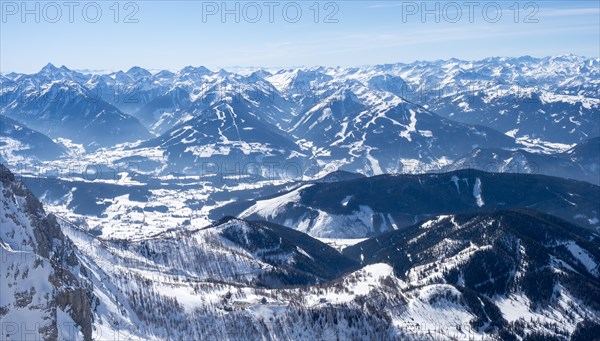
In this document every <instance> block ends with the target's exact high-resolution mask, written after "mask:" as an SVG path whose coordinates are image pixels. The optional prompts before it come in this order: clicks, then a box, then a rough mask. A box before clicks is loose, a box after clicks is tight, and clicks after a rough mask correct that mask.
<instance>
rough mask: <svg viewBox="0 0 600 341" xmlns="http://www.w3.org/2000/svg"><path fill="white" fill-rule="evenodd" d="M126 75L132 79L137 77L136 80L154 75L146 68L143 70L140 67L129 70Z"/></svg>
mask: <svg viewBox="0 0 600 341" xmlns="http://www.w3.org/2000/svg"><path fill="white" fill-rule="evenodd" d="M126 74H128V75H130V76H132V77H136V78H142V77H150V76H152V73H150V71H148V70H146V69H144V68H141V67H139V66H134V67H132V68H131V69H129V70H127V72H126Z"/></svg>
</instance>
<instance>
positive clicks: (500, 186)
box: [240, 170, 600, 238]
mask: <svg viewBox="0 0 600 341" xmlns="http://www.w3.org/2000/svg"><path fill="white" fill-rule="evenodd" d="M598 189H599V188H598V186H596V185H592V184H589V183H587V182H580V181H574V180H566V179H561V178H556V177H548V176H543V175H532V174H498V173H486V172H482V171H476V170H461V171H454V172H449V173H441V174H423V175H382V176H376V177H370V178H359V179H354V180H348V181H341V182H334V183H317V184H308V185H304V186H302V187H300V188H298V189H295V190H292V191H290V192H287V193H285V194H282V195H280V196H277V197H272V198H269V199H264V200H260V199H258V200H256V201H254V202H253V204H252V205H251V206H249V208H246V209H245V210H244V211H243V212H241V214H240V215H241V216H242V217H246V218H249V219H266V220H269V221H272V222H276V223H279V224H283V225H286V226H289V227H293V228H295V229H299V230H301V231H304V232H307V233H309V234H311V235H313V236H320V237H346V238H348V237H354V238H360V237H365V236H370V235H377V234H379V233H381V232H384V231H387V230H392V229H398V228H403V227H405V226H408V225H411V224H413V223H415V222H416V221H418V220H421V219H424V218H426V217H429V216H432V215H437V214H454V213H459V212H483V211H490V210H498V209H507V208H530V209H535V210H538V211H541V212H546V213H550V214H553V215H556V216H559V217H562V218H563V219H566V220H567V221H570V222H572V223H575V224H579V225H581V226H584V227H587V228H590V229H596V228H598V226H599V225H598V224H599V221H598V217H599V214H600V212H599V211H598V210H599V209H598V207H597V203H598V201H599V200H600V197H599V195H600V193H599V190H598Z"/></svg>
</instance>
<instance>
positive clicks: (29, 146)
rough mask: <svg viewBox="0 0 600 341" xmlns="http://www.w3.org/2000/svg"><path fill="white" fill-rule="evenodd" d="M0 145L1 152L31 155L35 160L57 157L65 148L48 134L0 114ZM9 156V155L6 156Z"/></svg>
mask: <svg viewBox="0 0 600 341" xmlns="http://www.w3.org/2000/svg"><path fill="white" fill-rule="evenodd" d="M0 146H1V147H2V153H5V154H9V153H10V154H16V155H22V156H26V157H32V158H34V159H37V160H53V159H57V158H59V157H60V156H61V155H63V154H64V153H65V152H66V149H65V148H64V147H63V146H61V145H59V144H57V143H54V141H52V139H50V138H49V137H48V136H46V135H44V134H42V133H39V132H37V131H35V130H32V129H29V128H27V127H26V126H24V125H22V124H21V123H19V122H17V121H15V120H12V119H10V118H8V117H6V116H4V115H0ZM7 157H9V156H7Z"/></svg>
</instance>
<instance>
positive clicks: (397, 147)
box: [0, 55, 600, 179]
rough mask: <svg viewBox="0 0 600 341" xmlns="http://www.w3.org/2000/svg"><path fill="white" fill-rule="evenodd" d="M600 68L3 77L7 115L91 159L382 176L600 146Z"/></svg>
mask: <svg viewBox="0 0 600 341" xmlns="http://www.w3.org/2000/svg"><path fill="white" fill-rule="evenodd" d="M599 69H600V61H599V60H598V59H586V58H582V57H577V56H572V55H567V56H559V57H547V58H531V57H520V58H488V59H484V60H480V61H463V60H457V59H451V60H445V61H434V62H415V63H411V64H401V63H398V64H388V65H377V66H366V67H361V68H333V67H315V68H297V69H284V70H280V71H276V72H269V71H266V70H257V71H255V72H253V73H251V74H246V75H240V74H235V73H231V72H227V71H225V70H219V71H216V72H214V71H211V70H208V69H206V68H204V67H191V66H190V67H186V68H183V69H182V70H179V71H178V72H171V71H160V72H156V73H151V72H149V71H147V70H144V69H142V68H140V67H133V68H131V69H130V70H128V71H127V72H122V71H119V72H113V73H110V74H101V75H100V74H93V75H92V74H83V73H79V72H76V71H72V70H69V69H68V68H66V67H64V66H63V67H60V68H58V67H55V66H53V65H52V64H48V65H47V66H45V67H44V68H43V69H42V70H41V71H40V72H38V73H36V74H30V75H25V74H16V73H11V74H4V75H2V76H0V85H1V86H2V88H3V92H2V99H3V100H2V102H1V104H0V114H2V115H6V116H7V117H10V118H12V119H14V120H16V121H17V122H20V123H21V124H22V125H25V126H27V127H30V128H31V129H34V130H37V131H39V132H40V133H43V134H46V135H48V136H49V137H51V138H53V139H56V138H64V139H68V140H71V141H72V142H74V143H78V144H82V145H83V146H84V147H86V148H88V149H90V150H94V149H97V148H100V147H109V148H110V147H111V146H114V145H115V144H119V143H125V142H135V141H146V142H144V143H142V144H140V146H142V147H143V148H145V147H149V146H150V147H152V148H158V150H160V151H162V152H163V153H164V154H165V158H166V159H168V160H169V162H170V163H171V164H172V166H173V167H174V168H173V170H177V171H185V172H190V173H194V172H199V170H198V169H199V168H201V166H199V164H203V163H205V162H207V160H206V156H207V155H213V156H215V158H217V159H219V162H221V161H222V162H229V163H235V162H242V163H249V162H258V163H261V162H262V160H263V158H264V157H266V160H267V162H279V163H284V162H288V163H294V164H297V165H299V167H301V168H303V169H304V170H306V169H308V168H311V167H313V168H314V166H316V167H317V168H318V169H319V170H320V171H321V174H326V173H328V172H331V171H334V170H337V169H343V170H347V171H352V172H361V173H364V174H367V175H374V174H381V173H395V172H407V171H411V170H412V169H415V168H419V169H421V170H427V169H440V168H441V167H443V166H446V165H448V164H450V163H451V162H453V161H455V160H458V159H461V158H463V157H464V156H465V155H467V154H469V153H471V152H472V150H474V149H478V148H480V149H486V150H487V149H490V148H496V149H498V148H499V149H503V150H506V151H507V153H508V151H514V150H516V149H524V150H526V151H531V150H532V146H537V145H540V146H541V145H544V146H548V145H550V146H554V147H553V148H554V150H551V152H552V151H564V150H566V149H568V148H569V147H570V146H572V145H573V144H575V143H579V142H583V141H585V140H587V139H590V138H595V137H598V135H599V131H600V123H599V122H600V118H599V117H598V115H597V113H598V109H599V108H598V103H599V101H600V99H598V96H597V93H598V90H600V85H599V83H598V80H597V79H598V78H600V77H599V76H600V71H599ZM148 131H150V132H151V133H152V134H154V137H152V135H151V134H150V133H149V132H148ZM133 148H136V147H135V146H133ZM249 149H252V152H249ZM584 168H586V169H589V167H588V166H587V165H584ZM307 172H308V171H307ZM561 172H563V173H569V170H568V169H566V170H562V171H561ZM583 173H584V174H582V175H581V176H577V178H585V179H587V178H588V177H587V175H586V174H587V173H589V170H585V171H583Z"/></svg>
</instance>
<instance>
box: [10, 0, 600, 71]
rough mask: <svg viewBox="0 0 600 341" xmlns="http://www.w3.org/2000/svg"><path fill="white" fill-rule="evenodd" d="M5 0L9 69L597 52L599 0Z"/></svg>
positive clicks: (276, 63)
mask: <svg viewBox="0 0 600 341" xmlns="http://www.w3.org/2000/svg"><path fill="white" fill-rule="evenodd" d="M0 3H1V6H0V11H1V13H0V72H10V71H16V72H35V71H37V70H39V69H40V68H41V67H42V66H43V65H45V64H47V63H48V62H52V63H53V64H56V65H66V66H67V67H69V68H72V69H98V70H118V69H128V68H129V67H131V66H134V65H138V66H142V67H145V68H149V69H179V68H181V67H184V66H186V65H195V66H198V65H204V66H206V67H209V68H211V69H218V68H220V67H231V66H263V67H286V66H313V65H328V66H336V65H340V66H359V65H364V64H383V63H393V62H411V61H414V60H432V59H446V58H451V57H456V58H461V59H480V58H485V57H489V56H520V55H532V56H546V55H558V54H566V53H573V54H578V55H584V56H589V57H598V56H599V55H600V11H599V6H600V5H599V1H598V0H592V1H563V2H559V1H534V2H531V1H529V2H526V1H522V2H519V12H516V7H514V3H515V1H496V2H493V3H491V2H489V1H481V2H475V3H477V5H476V6H474V7H469V6H470V5H469V4H470V2H468V1H466V2H463V1H455V2H448V1H439V2H432V1H430V2H427V3H425V6H426V8H424V7H423V2H421V1H415V2H411V1H404V2H402V1H368V2H367V1H337V2H327V1H324V2H319V3H318V5H319V6H318V8H319V13H318V15H316V7H311V6H314V3H315V2H314V1H296V2H290V1H274V2H271V3H273V4H274V5H273V6H274V7H270V6H271V5H266V4H271V3H269V2H265V1H257V2H254V3H253V4H251V5H248V4H247V2H227V3H226V4H225V6H227V7H228V8H229V9H235V8H236V7H235V6H236V4H237V6H239V7H238V8H239V10H238V11H237V13H239V14H240V16H239V22H236V20H235V19H236V18H235V15H234V14H228V15H227V16H226V17H225V21H224V22H223V21H222V17H221V14H222V12H223V10H224V8H222V5H221V4H222V2H221V1H218V2H206V1H204V2H202V1H169V2H167V1H135V2H132V4H133V5H129V7H125V6H126V4H127V2H120V3H119V15H118V17H117V18H116V19H117V21H118V22H117V23H115V12H116V10H115V7H112V8H111V6H113V4H114V1H96V2H95V3H86V2H79V3H78V6H76V7H74V8H73V15H72V16H71V18H69V17H70V15H69V8H68V7H65V6H63V5H62V4H63V2H60V1H59V2H57V3H55V4H58V6H59V7H60V11H61V14H62V15H61V16H57V13H58V12H57V9H56V8H54V7H53V6H49V5H46V3H44V2H28V3H27V4H26V6H28V9H30V10H33V12H35V13H39V14H40V18H39V23H38V22H35V21H36V18H35V14H27V15H26V16H25V18H24V20H23V18H22V14H23V10H24V9H23V8H22V7H21V1H14V2H13V1H5V0H2V1H0ZM36 4H38V6H39V10H36V7H35V6H36ZM86 4H87V5H86ZM436 4H437V5H436ZM45 5H46V7H44V6H45ZM15 6H16V7H15ZM84 6H87V7H86V11H87V12H86V15H87V16H84V13H83V12H84V11H83V7H84ZM436 6H438V7H437V8H436ZM527 6H528V7H527ZM97 7H99V8H100V9H101V10H102V14H101V15H100V16H96V13H95V11H96V8H97ZM257 8H260V11H261V12H262V13H261V14H262V15H261V16H260V17H259V16H257ZM270 8H272V9H273V12H272V15H271V16H270V15H269V14H270V13H269V9H270ZM284 8H285V9H286V11H287V12H284ZM297 8H300V9H301V10H302V14H301V15H299V16H297V15H296V13H297V12H296V11H297ZM470 8H472V9H473V11H472V12H471V11H470ZM484 8H485V9H486V10H487V12H485V11H484ZM498 9H500V12H498ZM426 10H429V11H430V12H429V14H427V15H426V16H425V17H424V18H423V17H422V14H423V13H426ZM133 11H137V13H136V14H135V15H134V16H132V17H131V18H130V19H133V21H136V20H137V22H133V23H125V22H123V21H125V17H126V15H127V14H129V13H132V12H133ZM333 12H336V13H335V14H334V15H333V16H330V17H329V19H330V20H329V21H334V22H329V23H327V22H324V21H326V18H327V15H330V14H332V13H333ZM484 12H485V13H484ZM498 13H500V17H497V15H498ZM436 14H437V15H439V22H436ZM459 15H460V16H459ZM71 19H72V20H71ZM86 19H87V20H88V21H95V20H97V22H95V23H91V22H87V21H86ZM270 19H271V20H270ZM315 19H316V21H318V22H315ZM515 19H517V20H516V21H517V22H515ZM295 20H297V22H290V21H295ZM496 20H497V21H496ZM51 21H56V22H51ZM70 21H73V22H70ZM253 21H255V22H253ZM271 21H273V22H271ZM335 21H337V22H335ZM471 21H472V22H471ZM494 21H495V22H494ZM525 21H532V22H525Z"/></svg>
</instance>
